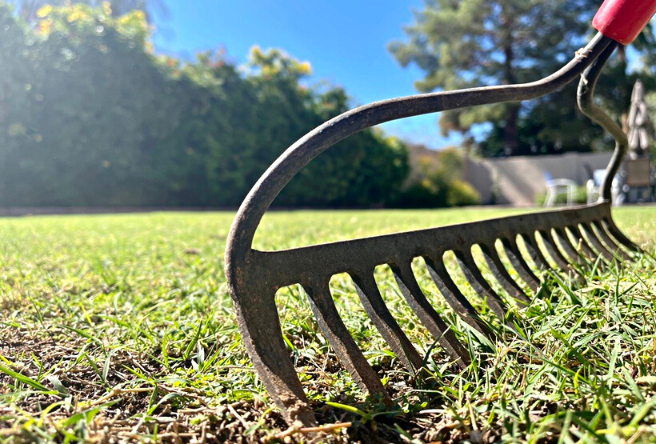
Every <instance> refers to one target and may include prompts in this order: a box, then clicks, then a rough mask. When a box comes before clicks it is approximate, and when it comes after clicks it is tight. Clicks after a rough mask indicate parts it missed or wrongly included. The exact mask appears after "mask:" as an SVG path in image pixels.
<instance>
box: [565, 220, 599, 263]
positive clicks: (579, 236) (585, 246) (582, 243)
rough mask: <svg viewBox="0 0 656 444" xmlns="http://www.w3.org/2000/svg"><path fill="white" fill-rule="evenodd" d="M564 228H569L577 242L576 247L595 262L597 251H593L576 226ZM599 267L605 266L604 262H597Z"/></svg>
mask: <svg viewBox="0 0 656 444" xmlns="http://www.w3.org/2000/svg"><path fill="white" fill-rule="evenodd" d="M565 230H569V232H570V233H572V235H573V236H574V239H576V241H577V242H578V246H577V249H579V248H580V250H581V251H582V252H583V254H584V255H585V256H587V257H588V259H590V260H591V261H592V262H595V261H596V260H597V259H598V258H599V253H597V252H596V251H594V250H593V249H592V247H591V246H590V244H589V243H588V241H587V240H586V238H585V237H584V236H583V233H582V232H581V230H580V229H579V227H578V226H570V227H567V228H565ZM599 266H600V268H602V269H603V268H605V266H606V265H605V262H600V263H599Z"/></svg>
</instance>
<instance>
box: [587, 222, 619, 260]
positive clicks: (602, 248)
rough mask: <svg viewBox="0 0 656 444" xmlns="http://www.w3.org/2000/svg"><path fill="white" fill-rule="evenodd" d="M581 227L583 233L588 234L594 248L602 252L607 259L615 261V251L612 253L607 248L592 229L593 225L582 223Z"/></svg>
mask: <svg viewBox="0 0 656 444" xmlns="http://www.w3.org/2000/svg"><path fill="white" fill-rule="evenodd" d="M581 227H582V228H581V233H582V234H585V235H586V237H587V238H588V240H589V242H590V244H592V246H593V247H594V249H595V250H597V251H598V252H600V253H601V254H602V256H603V257H604V258H605V259H606V260H607V261H609V262H613V261H614V260H615V256H613V253H611V252H610V251H609V250H608V248H606V247H605V246H604V244H603V243H602V242H601V241H600V240H599V238H598V237H597V235H596V234H595V232H594V230H593V229H592V226H591V225H590V224H589V223H582V224H581Z"/></svg>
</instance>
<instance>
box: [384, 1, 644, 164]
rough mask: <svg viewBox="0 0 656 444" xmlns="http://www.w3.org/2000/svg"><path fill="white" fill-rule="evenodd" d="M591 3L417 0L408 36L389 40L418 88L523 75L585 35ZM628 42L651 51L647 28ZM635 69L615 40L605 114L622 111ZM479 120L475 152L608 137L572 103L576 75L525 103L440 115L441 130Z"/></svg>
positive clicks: (554, 60) (596, 142) (544, 67)
mask: <svg viewBox="0 0 656 444" xmlns="http://www.w3.org/2000/svg"><path fill="white" fill-rule="evenodd" d="M598 7H599V2H598V1H596V0H575V1H573V0H554V1H548V2H545V1H542V0H495V1H487V0H459V1H452V0H426V1H425V7H424V9H423V10H421V11H418V12H417V13H416V15H415V23H414V24H412V25H411V26H409V27H406V33H407V35H408V40H407V41H405V42H394V43H392V44H391V45H390V50H391V51H392V53H393V54H394V56H395V57H396V58H397V60H398V61H399V62H400V63H401V64H402V65H403V66H406V65H408V64H411V63H414V64H416V65H417V66H418V67H419V68H420V69H422V70H423V71H424V72H425V77H424V79H423V80H421V81H419V82H417V84H416V86H417V89H419V90H420V91H422V92H428V91H433V90H453V89H458V88H466V87H474V86H484V85H498V84H511V83H522V82H529V81H533V80H537V79H539V78H542V77H545V76H547V75H549V74H550V73H552V72H554V71H556V70H557V69H558V68H559V67H560V66H562V65H563V64H564V63H565V62H567V61H568V60H570V59H571V58H572V56H573V55H574V53H575V51H576V50H577V49H579V48H581V47H582V46H583V45H584V44H585V42H586V40H587V39H588V38H589V34H590V31H591V28H590V25H589V24H590V22H591V19H592V15H593V14H594V13H595V12H596V10H597V9H598ZM635 48H636V49H637V51H639V53H640V54H642V55H645V56H647V55H651V54H654V53H655V51H654V49H656V41H654V36H653V34H652V32H651V30H648V31H647V32H645V33H643V36H642V37H641V38H640V39H639V40H638V42H637V44H636V45H635ZM645 66H649V65H645ZM637 75H639V74H631V75H630V74H628V70H627V63H626V55H625V52H624V49H623V48H621V49H620V50H619V51H618V56H616V57H615V58H614V59H613V60H612V61H611V63H610V66H609V69H608V70H607V74H606V75H605V76H604V77H603V78H602V79H601V81H600V85H599V88H598V90H599V95H600V96H602V97H605V98H606V100H605V101H604V103H603V104H604V106H605V108H607V109H609V110H610V111H611V113H612V114H613V115H614V116H615V117H618V118H619V117H620V116H621V114H622V113H625V112H627V110H628V103H629V102H628V101H629V98H630V91H631V88H632V85H633V82H634V81H635V78H636V76H637ZM640 75H641V76H644V75H645V74H644V73H642V74H640ZM654 87H656V85H648V86H647V89H650V88H654ZM481 123H489V124H491V125H492V130H491V131H490V132H489V133H488V134H487V135H486V136H485V138H484V140H483V141H482V143H481V144H480V148H481V152H482V154H483V155H485V156H496V155H518V154H523V155H527V154H542V153H558V152H564V151H590V150H592V149H601V148H611V147H612V144H611V143H609V141H608V140H605V139H604V135H603V132H602V131H601V130H600V129H599V128H598V127H597V126H595V125H594V124H592V123H591V122H590V121H589V120H588V119H586V118H585V117H584V116H582V115H581V114H580V113H578V112H577V111H576V85H570V86H568V87H566V88H564V89H563V90H562V91H560V92H558V93H556V94H554V95H551V96H549V97H546V98H542V99H539V100H535V101H532V102H529V103H526V104H517V103H511V104H497V105H492V106H487V107H476V108H472V109H464V110H454V111H448V112H444V113H442V115H441V118H440V126H441V128H442V131H443V132H444V133H448V132H450V131H457V132H461V133H464V134H467V135H470V130H471V128H472V126H473V125H475V124H481Z"/></svg>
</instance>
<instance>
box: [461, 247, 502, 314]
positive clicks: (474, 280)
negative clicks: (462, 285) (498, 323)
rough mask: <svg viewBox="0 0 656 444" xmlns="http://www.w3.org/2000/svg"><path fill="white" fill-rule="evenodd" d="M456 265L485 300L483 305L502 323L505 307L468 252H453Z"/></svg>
mask: <svg viewBox="0 0 656 444" xmlns="http://www.w3.org/2000/svg"><path fill="white" fill-rule="evenodd" d="M454 253H455V255H456V259H457V260H458V264H459V265H460V269H461V270H462V272H463V274H464V275H465V277H466V278H467V281H469V284H470V285H471V286H472V288H473V289H474V291H475V292H476V293H478V295H479V296H480V297H482V298H483V299H484V300H485V303H486V304H487V306H488V307H490V310H492V311H493V312H494V314H496V315H497V317H498V318H499V319H501V320H502V321H504V320H505V319H506V313H507V309H506V305H505V304H504V303H503V301H502V300H501V297H499V295H498V294H497V293H496V292H495V291H494V290H492V287H490V284H489V283H488V282H487V280H486V279H485V277H483V274H482V273H481V270H479V269H478V266H477V265H476V261H474V257H473V256H472V255H471V253H469V252H462V251H454Z"/></svg>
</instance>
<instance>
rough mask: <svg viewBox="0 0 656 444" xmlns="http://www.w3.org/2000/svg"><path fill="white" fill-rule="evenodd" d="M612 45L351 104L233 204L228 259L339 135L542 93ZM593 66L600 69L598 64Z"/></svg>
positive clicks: (243, 251) (601, 41)
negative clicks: (516, 71) (461, 84)
mask: <svg viewBox="0 0 656 444" xmlns="http://www.w3.org/2000/svg"><path fill="white" fill-rule="evenodd" d="M616 46H617V43H616V42H615V41H614V40H612V39H610V38H608V37H605V36H603V35H602V34H601V33H598V34H597V35H596V36H595V37H594V38H593V39H592V41H591V42H590V43H589V44H588V45H587V46H586V47H585V48H583V49H581V50H579V51H577V53H576V56H575V57H574V59H573V60H572V61H570V62H569V63H568V64H567V65H565V66H564V67H563V68H561V69H560V70H559V71H557V72H556V73H554V74H552V75H550V76H548V77H545V78H544V79H541V80H538V81H536V82H531V83H525V84H520V85H504V86H489V87H481V88H471V89H465V90H460V91H449V92H438V93H432V94H422V95H416V96H410V97H402V98H397V99H390V100H384V101H380V102H375V103H372V104H369V105H365V106H361V107H359V108H355V109H353V110H351V111H348V112H346V113H344V114H341V115H339V116H337V117H335V118H333V119H331V120H329V121H328V122H326V123H324V124H323V125H321V126H319V127H317V128H316V129H314V130H313V131H311V132H310V133H308V134H307V135H305V136H304V137H302V138H301V139H300V140H298V141H297V142H296V143H295V144H293V145H292V146H291V147H289V148H288V149H287V151H285V152H284V153H283V154H282V155H281V156H280V157H279V158H278V160H276V161H275V162H274V163H273V165H271V167H270V168H269V169H268V170H267V171H266V172H265V173H264V174H263V175H262V177H261V178H260V179H259V180H258V181H257V183H256V184H255V185H254V186H253V188H252V189H251V191H250V192H249V194H248V195H247V196H246V199H245V200H244V202H243V203H242V205H241V207H240V208H239V211H238V212H237V215H236V217H235V221H234V223H233V225H232V228H231V230H230V234H229V237H228V245H227V249H226V260H227V262H228V264H229V263H230V262H233V261H244V260H246V259H247V257H248V255H249V254H250V252H251V248H252V243H253V238H254V236H255V231H256V230H257V227H258V225H259V224H260V221H261V220H262V217H263V216H264V213H265V212H266V211H267V210H268V208H269V207H270V205H271V203H272V202H273V200H274V199H275V198H276V196H278V194H279V193H280V192H281V191H282V190H283V188H284V187H285V186H286V185H287V184H288V183H289V181H290V180H291V179H292V178H293V177H294V176H295V175H296V174H297V173H298V172H299V171H300V170H301V169H302V168H303V167H305V165H307V164H308V163H309V162H310V161H311V160H312V159H314V158H315V157H316V156H318V155H319V154H321V153H322V152H323V151H325V150H326V149H328V148H330V147H331V146H332V145H334V144H336V143H337V142H339V141H341V140H343V139H344V138H346V137H348V136H350V135H352V134H355V133H357V132H359V131H362V130H364V129H366V128H370V127H372V126H375V125H379V124H381V123H384V122H389V121H392V120H397V119H402V118H405V117H412V116H418V115H422V114H429V113H436V112H441V111H447V110H453V109H458V108H465V107H470V106H478V105H489V104H493V103H500V102H511V101H523V100H529V99H535V98H538V97H542V96H545V95H547V94H549V93H552V92H554V91H556V90H558V89H560V88H562V87H563V86H565V85H567V84H569V83H571V82H572V81H573V80H574V79H576V77H577V76H579V75H580V74H582V73H583V72H584V71H585V70H586V69H587V68H588V67H590V66H591V65H592V64H593V63H594V62H595V61H596V60H597V59H599V58H600V57H601V56H602V55H605V54H607V55H608V56H610V53H612V51H613V50H614V49H615V48H616ZM595 66H599V67H600V68H601V66H603V63H599V64H597V65H595ZM600 68H599V69H600ZM595 73H597V72H596V71H594V70H593V71H590V72H589V75H590V76H591V77H592V78H593V77H594V74H595ZM593 89H594V88H593V87H592V88H590V90H593ZM583 97H585V98H588V97H589V98H590V100H591V94H588V93H585V94H583ZM593 107H594V105H593V106H592V107H588V108H587V109H589V110H594V108H593ZM602 124H603V123H602ZM616 157H619V161H621V157H623V154H622V155H621V156H620V155H619V153H617V152H616ZM614 160H617V159H614ZM619 161H618V162H617V167H619ZM604 190H605V188H604ZM602 197H604V198H606V197H607V196H606V193H604V194H602ZM228 278H230V277H228Z"/></svg>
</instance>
